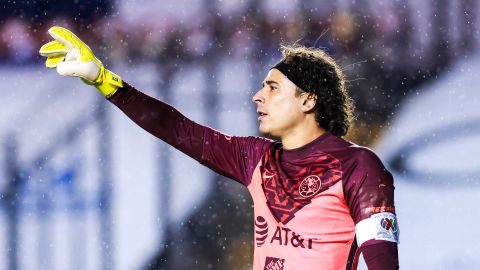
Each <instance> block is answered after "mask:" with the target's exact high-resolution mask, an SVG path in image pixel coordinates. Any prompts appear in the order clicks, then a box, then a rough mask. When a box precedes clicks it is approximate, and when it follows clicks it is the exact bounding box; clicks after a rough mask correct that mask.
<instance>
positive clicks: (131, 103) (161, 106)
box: [40, 27, 272, 185]
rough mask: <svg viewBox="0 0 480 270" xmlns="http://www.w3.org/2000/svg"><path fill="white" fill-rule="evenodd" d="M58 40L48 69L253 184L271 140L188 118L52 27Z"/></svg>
mask: <svg viewBox="0 0 480 270" xmlns="http://www.w3.org/2000/svg"><path fill="white" fill-rule="evenodd" d="M49 33H50V35H51V36H52V37H53V38H54V39H55V40H54V41H51V42H49V43H47V44H45V45H43V46H42V48H40V54H41V55H42V56H45V57H47V61H46V66H47V67H49V68H56V69H57V72H58V73H59V74H61V75H65V76H74V77H80V78H81V79H82V80H83V81H84V82H86V83H88V84H91V85H93V86H95V87H96V88H97V89H98V90H99V91H100V92H101V93H102V94H103V95H104V96H106V97H107V98H108V99H109V100H110V101H111V102H112V103H113V104H115V105H116V106H117V107H118V108H120V109H121V110H122V111H123V112H124V113H125V114H126V115H127V116H128V117H129V118H130V119H132V120H133V121H134V122H135V123H137V124H138V125H139V126H140V127H142V128H143V129H145V130H146V131H148V132H150V133H151V134H153V135H154V136H156V137H158V138H160V139H162V140H163V141H165V142H166V143H168V144H170V145H172V146H173V147H175V148H177V149H179V150H180V151H182V152H184V153H185V154H187V155H189V156H190V157H192V158H194V159H195V160H197V161H199V162H201V163H202V164H204V165H206V166H208V167H209V168H211V169H213V170H214V171H216V172H218V173H220V174H222V175H224V176H227V177H230V178H232V179H234V180H237V181H238V182H240V183H242V184H244V185H248V184H249V181H250V178H251V175H252V173H253V170H254V169H255V166H256V164H257V163H258V161H259V160H260V158H261V155H262V154H263V152H264V151H265V150H266V149H267V148H268V147H269V146H270V145H271V143H272V142H271V141H269V140H266V139H263V138H257V137H235V136H228V135H226V134H223V133H221V132H218V131H216V130H214V129H211V128H209V127H206V126H202V125H199V124H197V123H195V122H193V121H192V120H190V119H188V118H187V117H185V116H184V115H182V114H181V113H180V112H178V111H177V110H176V109H175V108H173V107H172V106H170V105H168V104H166V103H164V102H162V101H160V100H157V99H155V98H152V97H150V96H148V95H146V94H144V93H142V92H140V91H138V90H136V89H135V88H133V87H132V86H130V85H129V84H128V83H125V82H123V81H122V79H121V78H120V77H119V76H118V75H116V74H114V73H113V72H111V71H109V70H107V69H106V68H105V67H104V66H103V64H102V62H101V61H100V60H98V59H97V58H96V57H95V55H94V54H93V52H92V50H91V49H90V48H89V47H88V46H87V45H86V44H85V43H83V42H82V41H81V40H80V39H79V38H78V37H77V36H76V35H75V34H73V33H72V32H70V31H69V30H67V29H65V28H62V27H52V28H50V29H49Z"/></svg>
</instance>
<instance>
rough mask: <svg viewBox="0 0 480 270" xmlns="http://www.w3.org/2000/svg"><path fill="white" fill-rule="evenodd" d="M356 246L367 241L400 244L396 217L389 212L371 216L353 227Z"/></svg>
mask: <svg viewBox="0 0 480 270" xmlns="http://www.w3.org/2000/svg"><path fill="white" fill-rule="evenodd" d="M355 233H356V235H357V243H358V246H359V247H360V246H362V244H363V243H365V242H366V241H368V240H371V239H375V240H385V241H390V242H395V243H397V244H398V243H400V241H399V234H400V230H399V228H398V223H397V217H396V216H395V214H393V213H390V212H382V213H378V214H374V215H371V216H370V217H369V218H366V219H364V220H362V221H360V222H358V223H357V225H355Z"/></svg>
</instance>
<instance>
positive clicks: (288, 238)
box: [255, 216, 316, 249]
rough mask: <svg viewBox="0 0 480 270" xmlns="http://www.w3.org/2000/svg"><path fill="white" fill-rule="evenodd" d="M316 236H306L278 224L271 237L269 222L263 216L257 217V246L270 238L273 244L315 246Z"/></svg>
mask: <svg viewBox="0 0 480 270" xmlns="http://www.w3.org/2000/svg"><path fill="white" fill-rule="evenodd" d="M315 239H316V238H304V237H302V236H301V235H300V234H298V233H296V232H294V231H292V230H290V229H288V228H284V227H280V226H277V227H276V229H275V232H274V233H273V234H272V235H271V237H270V238H269V235H268V223H267V221H266V220H265V218H264V217H262V216H257V218H256V219H255V240H256V244H257V247H261V246H263V245H264V244H265V241H267V240H269V241H270V243H271V244H278V245H281V246H292V247H294V248H306V249H312V248H313V240H315Z"/></svg>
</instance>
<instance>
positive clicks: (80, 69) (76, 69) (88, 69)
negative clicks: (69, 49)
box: [57, 61, 100, 82]
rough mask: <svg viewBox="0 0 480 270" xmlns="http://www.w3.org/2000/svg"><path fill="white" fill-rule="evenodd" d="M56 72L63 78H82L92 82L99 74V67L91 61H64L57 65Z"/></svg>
mask: <svg viewBox="0 0 480 270" xmlns="http://www.w3.org/2000/svg"><path fill="white" fill-rule="evenodd" d="M57 72H58V74H60V75H63V76H75V77H82V78H85V79H87V80H89V81H92V82H94V81H95V80H97V78H98V75H99V74H100V67H99V66H97V65H96V64H95V63H94V62H93V61H89V62H78V61H64V62H60V63H59V64H58V65H57Z"/></svg>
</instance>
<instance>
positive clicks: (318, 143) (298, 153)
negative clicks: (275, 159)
mask: <svg viewBox="0 0 480 270" xmlns="http://www.w3.org/2000/svg"><path fill="white" fill-rule="evenodd" d="M332 137H335V136H333V135H332V134H330V133H329V132H327V131H326V132H325V133H323V134H322V135H320V136H318V137H317V138H316V139H315V140H313V141H311V142H309V143H307V144H305V145H304V146H301V147H298V148H295V149H289V150H287V149H284V148H283V147H282V160H284V161H288V160H298V159H302V158H304V157H306V156H308V155H309V154H311V153H312V152H314V151H315V150H316V149H319V148H325V146H326V145H327V144H328V141H329V139H332Z"/></svg>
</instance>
